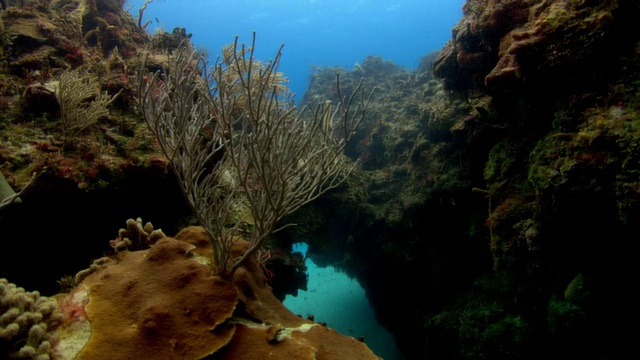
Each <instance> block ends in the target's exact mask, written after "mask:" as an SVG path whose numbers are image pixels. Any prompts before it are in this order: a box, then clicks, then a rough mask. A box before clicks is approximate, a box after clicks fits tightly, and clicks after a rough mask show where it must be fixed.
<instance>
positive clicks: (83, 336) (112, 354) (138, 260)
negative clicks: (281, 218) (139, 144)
mask: <svg viewBox="0 0 640 360" xmlns="http://www.w3.org/2000/svg"><path fill="white" fill-rule="evenodd" d="M247 246H248V242H246V241H244V240H241V239H238V241H237V242H236V244H235V246H234V248H233V250H232V256H237V255H239V254H241V253H242V252H243V251H246V248H247ZM210 249H211V245H210V242H209V237H208V235H207V234H206V232H205V231H204V229H202V228H201V227H188V228H186V229H184V230H182V231H181V232H179V233H178V234H177V235H176V238H169V237H165V238H162V239H160V240H158V241H157V242H156V243H155V244H154V245H152V246H151V248H150V249H147V250H139V251H133V252H129V251H124V252H120V253H118V254H116V255H114V256H113V258H110V259H106V258H103V259H100V261H98V262H99V264H98V265H96V266H94V267H93V272H92V273H91V274H90V275H87V276H86V277H84V279H83V280H82V282H81V283H80V284H79V285H78V286H77V287H76V289H74V290H73V291H72V292H71V293H70V294H68V295H66V296H65V297H64V298H63V299H61V301H60V309H61V311H62V312H63V314H64V315H65V319H64V320H63V325H62V326H61V327H60V328H58V329H57V331H56V333H55V334H54V336H55V337H56V338H57V339H58V341H57V342H56V344H55V347H54V358H56V359H77V360H83V359H92V360H96V359H97V360H100V359H110V360H112V359H136V358H148V359H202V358H205V357H208V356H209V355H212V354H215V355H213V356H214V358H216V359H234V360H235V359H258V358H261V357H264V356H267V355H268V356H269V358H271V359H326V360H332V359H345V358H348V359H379V358H378V357H377V356H375V355H374V354H373V352H372V351H371V350H370V349H369V348H368V347H367V346H366V345H365V344H364V343H362V342H359V341H357V340H356V339H354V338H352V337H348V336H344V335H341V334H339V333H338V332H336V331H335V330H332V329H329V328H327V327H324V326H321V325H319V324H317V323H314V322H312V321H309V320H307V319H302V318H300V317H298V316H296V315H294V314H293V313H291V312H290V311H289V310H288V309H287V308H286V307H285V306H284V305H283V304H282V303H281V302H280V301H279V300H278V299H277V298H276V297H275V296H274V295H273V293H272V292H271V289H270V287H269V286H268V284H267V281H266V278H265V275H264V274H263V272H262V270H261V268H260V266H259V264H258V263H257V262H256V261H250V262H248V264H247V265H246V266H245V267H243V268H241V269H240V270H238V271H237V272H236V273H235V274H234V276H233V278H232V279H230V280H229V281H225V280H223V279H221V278H220V277H218V276H214V275H212V271H211V268H210V264H209V262H208V259H211V254H210Z"/></svg>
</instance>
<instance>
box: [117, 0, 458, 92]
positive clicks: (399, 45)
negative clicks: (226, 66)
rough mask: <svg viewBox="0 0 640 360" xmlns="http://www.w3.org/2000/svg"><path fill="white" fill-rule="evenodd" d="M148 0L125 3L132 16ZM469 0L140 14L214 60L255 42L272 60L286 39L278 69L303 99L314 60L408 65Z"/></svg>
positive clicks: (258, 5)
mask: <svg viewBox="0 0 640 360" xmlns="http://www.w3.org/2000/svg"><path fill="white" fill-rule="evenodd" d="M143 3H144V0H128V1H127V4H126V5H125V7H126V8H129V6H133V7H132V8H131V10H130V11H131V13H132V14H133V16H134V18H136V17H137V16H138V9H139V8H140V6H141V5H142V4H143ZM463 3H464V0H154V1H153V2H151V3H150V4H149V5H148V7H147V9H146V11H145V13H144V17H143V22H144V21H146V20H152V22H151V23H150V24H149V26H148V28H147V31H149V32H151V33H154V32H156V31H157V30H159V29H164V30H165V31H168V32H171V31H172V30H173V28H175V27H184V28H186V29H187V32H190V33H192V34H193V37H192V38H191V40H192V42H193V43H194V44H195V45H196V46H198V47H200V48H204V49H207V51H208V52H209V54H210V57H211V59H215V58H216V57H217V56H218V54H219V53H220V49H221V48H222V47H223V46H224V45H226V44H229V43H232V42H233V39H234V37H235V36H236V35H238V36H239V40H240V42H245V43H250V42H251V34H252V33H253V31H255V32H256V34H257V40H256V49H255V50H256V56H257V58H258V59H260V60H264V61H267V60H269V59H272V58H273V57H274V55H275V53H276V51H277V50H278V48H279V47H280V45H281V44H285V46H284V49H283V57H282V61H281V66H280V71H282V72H284V74H285V76H286V77H288V78H289V87H290V89H291V90H292V91H294V92H295V93H296V94H297V98H298V99H300V98H302V95H303V94H304V91H305V90H306V88H307V85H308V80H309V76H310V71H311V68H312V66H313V65H318V66H341V67H344V68H347V69H353V66H354V64H355V63H356V62H358V63H362V61H363V60H364V58H366V57H367V56H369V55H377V56H381V57H382V58H384V59H385V60H391V61H393V62H394V63H396V64H398V65H402V66H405V67H406V68H408V69H415V68H416V67H417V66H418V64H419V62H420V58H421V57H422V56H424V55H427V54H429V53H430V52H432V51H434V50H439V49H441V48H442V46H443V45H444V44H445V43H446V42H447V41H448V40H449V39H450V38H451V28H452V27H453V26H454V25H455V24H456V23H457V22H458V20H459V19H460V17H461V16H462V10H461V9H462V4H463Z"/></svg>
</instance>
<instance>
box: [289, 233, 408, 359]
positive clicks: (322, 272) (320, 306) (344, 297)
mask: <svg viewBox="0 0 640 360" xmlns="http://www.w3.org/2000/svg"><path fill="white" fill-rule="evenodd" d="M307 249H308V246H307V244H306V243H295V244H293V249H292V250H293V251H294V252H300V253H302V254H303V256H305V257H306V252H307ZM305 265H306V266H307V272H308V275H309V281H308V283H307V290H306V291H304V290H300V291H298V296H291V295H287V297H286V298H285V299H284V301H283V303H284V305H285V306H286V307H287V308H289V310H291V311H292V312H293V313H295V314H299V315H301V316H303V317H309V316H313V318H314V320H315V321H317V322H322V323H326V324H327V326H328V327H330V328H332V329H335V330H336V331H338V332H340V333H342V334H344V335H347V336H352V337H354V338H356V339H357V338H360V337H361V336H362V337H363V338H364V341H365V343H366V344H367V346H369V348H370V349H371V350H373V352H374V353H375V354H376V355H378V356H380V357H381V358H383V359H384V360H404V357H402V355H401V354H400V351H399V350H398V348H397V347H396V342H395V339H394V338H393V335H392V334H391V333H390V332H389V331H388V330H387V329H385V328H384V327H383V326H382V325H380V324H379V323H378V321H377V319H376V316H375V313H374V311H373V308H372V307H371V304H370V303H369V300H368V299H367V296H366V294H365V291H364V289H363V288H362V286H360V283H358V281H357V280H356V279H352V278H350V277H349V276H348V275H347V274H345V273H344V272H342V271H340V270H339V269H337V268H335V267H333V266H327V267H319V266H318V265H316V264H315V263H314V262H313V260H312V259H311V258H306V261H305Z"/></svg>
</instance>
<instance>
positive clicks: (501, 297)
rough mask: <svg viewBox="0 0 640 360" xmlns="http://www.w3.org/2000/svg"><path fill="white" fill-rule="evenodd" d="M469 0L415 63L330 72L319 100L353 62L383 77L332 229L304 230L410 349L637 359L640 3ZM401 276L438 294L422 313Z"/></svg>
mask: <svg viewBox="0 0 640 360" xmlns="http://www.w3.org/2000/svg"><path fill="white" fill-rule="evenodd" d="M463 12H464V16H463V17H462V19H461V20H460V22H459V23H458V25H456V26H455V28H454V29H453V33H452V35H453V38H452V40H451V41H450V42H449V43H448V44H447V45H446V46H445V47H444V48H443V49H442V51H440V52H439V53H438V54H437V56H431V57H429V58H428V61H426V62H425V64H423V65H421V66H420V67H419V69H418V70H416V71H414V72H410V71H402V70H401V69H397V68H396V67H394V66H393V65H392V64H385V62H384V61H382V60H380V59H377V60H376V61H371V60H372V59H365V61H364V62H363V63H362V65H357V66H355V68H354V69H353V70H351V71H349V70H346V69H333V68H327V69H322V68H320V69H316V72H315V75H314V79H313V82H312V84H311V86H310V88H309V90H308V92H307V94H306V95H305V96H306V97H305V98H306V99H313V98H321V97H323V96H327V95H326V94H329V93H331V91H332V89H331V88H330V85H329V82H328V74H330V73H335V72H340V73H341V78H342V79H344V83H345V84H349V83H350V81H351V82H353V81H354V80H355V79H357V78H359V77H364V79H365V83H367V81H369V84H375V85H376V86H377V91H376V93H375V95H374V100H373V103H372V105H371V106H370V111H369V112H368V115H369V116H368V119H366V120H365V124H364V126H363V127H364V131H363V132H362V133H361V134H360V136H361V137H360V138H359V139H358V141H357V143H353V144H351V148H350V149H349V150H350V152H349V154H350V156H352V157H353V158H358V159H360V161H361V164H362V171H361V173H360V176H359V177H358V178H357V179H353V180H352V181H351V182H350V183H348V184H346V185H345V186H344V187H343V188H341V189H339V190H338V191H336V192H334V193H332V194H330V196H327V197H325V198H323V199H321V201H320V202H319V203H317V204H315V205H317V206H316V207H313V209H310V210H308V213H307V214H306V215H304V216H303V214H300V218H299V220H300V221H299V223H301V224H305V223H309V224H312V225H313V226H310V227H308V228H307V229H314V228H315V229H322V230H321V231H320V230H319V231H312V234H311V235H312V236H309V234H304V237H305V238H308V239H311V248H310V254H311V255H310V256H311V257H312V258H313V259H314V261H316V262H320V263H323V264H327V263H328V264H333V265H336V266H339V267H341V268H343V269H345V270H346V271H347V272H349V273H351V274H353V275H354V276H356V277H357V278H358V279H359V280H360V282H361V283H362V284H363V285H364V287H365V288H366V290H367V294H368V296H369V299H370V300H371V301H372V303H373V304H374V306H375V308H376V309H377V313H378V316H379V319H380V320H381V321H382V322H383V323H384V324H386V325H387V326H388V327H390V328H391V329H392V331H393V332H394V334H395V335H396V339H397V342H398V344H399V346H400V347H401V349H402V350H403V352H404V353H405V355H406V356H407V357H408V358H415V359H420V358H434V359H451V358H474V359H476V358H491V359H495V358H510V359H536V358H543V357H547V356H551V355H550V354H558V353H571V354H573V356H580V357H582V358H588V359H602V358H624V356H625V354H628V353H629V352H632V351H633V350H632V349H633V348H634V343H635V340H634V339H633V338H632V336H631V334H629V333H628V332H627V331H626V330H625V329H627V328H629V327H632V326H633V324H634V323H636V322H637V321H638V320H639V319H638V312H637V310H636V307H635V305H633V304H635V303H637V301H638V300H640V299H638V296H637V294H635V293H634V292H632V291H631V290H630V289H632V288H635V287H637V285H638V281H637V279H636V277H635V276H633V275H631V274H632V273H634V269H635V267H636V266H635V265H634V263H635V261H634V260H633V258H632V256H630V255H629V254H630V253H629V249H630V248H631V247H632V244H633V241H634V240H633V239H635V237H637V236H636V234H637V229H638V226H637V224H638V219H639V218H638V214H639V207H638V198H639V192H638V189H639V188H638V171H639V170H640V169H639V167H638V164H640V162H639V159H638V148H637V147H638V139H639V136H640V133H638V131H637V129H638V121H639V119H640V118H639V116H638V114H639V111H640V107H639V106H638V101H637V96H638V91H637V89H638V79H639V74H640V70H639V69H640V64H639V63H638V61H637V59H638V54H639V50H638V45H637V44H638V42H639V41H640V37H639V35H638V34H639V33H638V31H636V30H635V29H636V26H635V25H634V21H635V20H634V19H635V18H637V16H638V15H640V6H639V5H638V3H637V2H634V1H602V2H600V1H581V0H580V1H554V0H549V1H542V2H540V1H515V0H513V1H511V0H507V1H490V0H469V1H467V3H466V4H465V5H464V7H463ZM425 59H426V58H425ZM430 64H432V66H431V65H430ZM370 65H375V66H370ZM431 69H433V73H431ZM325 71H326V73H325ZM376 71H377V73H376ZM433 75H435V78H434V77H433ZM369 76H370V78H369ZM326 208H330V209H332V211H331V212H327V211H324V210H323V209H326ZM306 219H313V221H309V220H307V222H305V220H306ZM327 229H328V230H327ZM290 236H291V237H293V241H299V240H300V239H301V238H302V237H298V234H296V232H295V231H292V232H290ZM406 274H412V276H410V277H407V276H406ZM416 277H417V278H419V279H420V280H419V286H416V280H415V279H416ZM398 287H401V288H406V289H408V288H413V289H415V288H419V289H420V291H421V293H423V292H424V293H426V294H427V295H426V296H422V295H421V300H422V301H421V302H420V304H416V305H415V306H414V307H413V308H412V309H411V311H409V312H407V311H406V309H404V308H403V306H402V303H401V302H400V301H398V299H397V297H394V296H391V295H387V294H393V293H394V289H397V288H398ZM413 296H418V295H417V293H416V294H414V295H413ZM390 309H402V310H398V311H393V310H390ZM409 329H411V330H409ZM605 329H606V330H605Z"/></svg>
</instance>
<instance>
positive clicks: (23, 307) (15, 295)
mask: <svg viewBox="0 0 640 360" xmlns="http://www.w3.org/2000/svg"><path fill="white" fill-rule="evenodd" d="M61 320H62V314H61V313H60V312H59V311H58V306H57V302H56V301H55V300H54V299H51V298H48V297H46V296H41V295H40V293H39V292H37V291H25V290H24V289H23V288H21V287H17V286H16V285H15V284H12V283H10V282H8V281H7V279H0V354H3V357H4V356H6V357H7V358H29V359H36V360H48V359H50V358H51V351H52V347H53V345H52V336H51V330H52V329H54V328H55V327H56V325H58V323H59V322H60V321H61Z"/></svg>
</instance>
